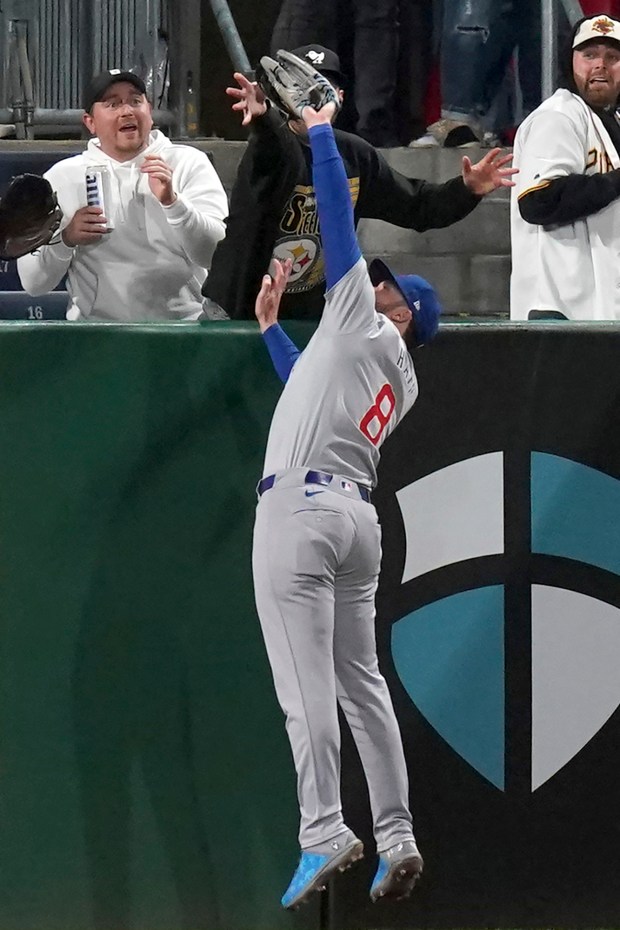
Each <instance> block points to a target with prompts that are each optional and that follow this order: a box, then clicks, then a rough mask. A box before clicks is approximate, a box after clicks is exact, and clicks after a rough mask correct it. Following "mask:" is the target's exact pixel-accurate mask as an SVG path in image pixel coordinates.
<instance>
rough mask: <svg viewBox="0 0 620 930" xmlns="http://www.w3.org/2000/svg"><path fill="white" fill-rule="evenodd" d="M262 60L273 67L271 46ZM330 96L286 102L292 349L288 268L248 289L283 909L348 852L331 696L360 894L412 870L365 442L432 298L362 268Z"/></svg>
mask: <svg viewBox="0 0 620 930" xmlns="http://www.w3.org/2000/svg"><path fill="white" fill-rule="evenodd" d="M278 59H279V63H280V65H282V66H284V67H286V66H287V63H288V59H287V57H286V53H283V57H282V59H281V58H280V53H279V54H278ZM274 66H275V63H274ZM316 77H317V78H318V77H320V76H319V75H316ZM326 83H327V82H326ZM326 93H328V92H327V91H326ZM310 99H312V98H310ZM328 99H330V98H329V97H328ZM331 99H333V98H331ZM336 106H337V103H336V102H328V103H326V104H325V105H323V106H321V107H320V109H318V110H316V109H313V108H312V107H311V106H307V105H306V106H304V105H303V104H302V105H300V107H299V110H300V115H301V117H302V118H303V120H304V122H305V124H306V126H307V127H308V133H309V141H310V146H311V149H312V159H313V179H314V186H315V190H316V196H317V201H318V213H319V219H320V224H321V235H322V237H323V243H324V249H325V260H326V262H325V263H326V276H327V286H328V291H327V295H326V301H325V310H324V312H323V316H322V319H321V322H320V324H319V326H318V328H317V330H316V332H315V334H314V336H313V337H312V339H311V341H310V343H309V344H308V346H307V348H306V349H305V350H304V352H303V353H301V354H299V353H298V352H297V350H296V349H295V347H294V345H293V344H292V343H291V342H290V341H289V340H288V339H287V337H286V336H285V334H284V333H283V331H282V330H281V329H280V327H279V326H278V325H277V313H278V306H279V299H280V296H281V293H282V291H283V290H284V287H285V285H286V277H287V274H288V273H289V271H290V268H289V266H288V265H285V266H282V265H280V266H279V267H278V269H277V272H276V274H275V276H274V278H273V280H272V279H271V278H270V277H269V276H265V278H264V279H263V285H262V289H261V291H260V294H259V296H258V298H257V301H256V315H257V317H258V319H259V323H260V326H261V329H262V330H263V332H264V336H265V340H266V342H267V344H268V347H269V350H270V352H271V355H272V358H273V359H274V363H275V365H276V368H277V370H278V373H279V374H280V376H281V378H282V379H283V380H285V381H286V384H285V387H284V390H283V392H282V396H281V397H280V400H279V402H278V405H277V407H276V410H275V413H274V416H273V420H272V423H271V428H270V431H269V439H268V443H267V451H266V456H265V465H264V471H263V475H264V477H263V478H262V480H261V481H260V482H259V485H258V494H259V502H258V506H257V513H256V524H255V530H254V551H253V571H254V584H255V596H256V605H257V610H258V614H259V617H260V622H261V627H262V631H263V636H264V639H265V644H266V647H267V653H268V656H269V661H270V664H271V669H272V673H273V677H274V683H275V688H276V692H277V695H278V699H279V701H280V705H281V706H282V709H283V710H284V713H285V714H286V728H287V732H288V736H289V740H290V743H291V748H292V751H293V757H294V761H295V766H296V770H297V778H298V799H299V806H300V815H301V820H300V829H299V842H300V846H301V858H300V862H299V865H298V867H297V870H296V871H295V874H294V875H293V878H292V880H291V883H290V885H289V887H288V889H287V890H286V892H285V894H284V896H283V898H282V904H283V906H284V907H286V908H295V907H297V906H298V905H299V904H301V903H303V902H304V901H305V900H306V899H307V898H308V897H309V896H310V895H311V894H312V893H313V892H314V891H317V890H322V889H323V888H324V887H325V885H326V882H327V881H328V880H329V879H330V878H331V877H332V876H333V875H334V874H335V873H336V872H337V871H339V870H340V871H342V870H344V869H345V868H347V867H348V866H349V865H351V864H352V863H353V862H354V861H355V860H357V859H360V858H361V857H362V854H363V846H362V843H361V842H360V840H359V839H358V838H357V837H356V836H355V834H354V833H353V832H352V831H351V830H350V829H349V828H348V827H347V825H346V823H345V822H344V819H343V815H342V806H341V799H340V731H339V724H338V714H337V705H338V704H339V705H340V707H341V708H342V710H343V712H344V714H345V716H346V719H347V722H348V724H349V726H350V728H351V732H352V734H353V736H354V738H355V742H356V744H357V748H358V751H359V754H360V758H361V760H362V765H363V768H364V772H365V775H366V780H367V783H368V790H369V794H370V804H371V809H372V817H373V825H374V835H375V839H376V843H377V850H378V854H379V862H378V869H377V872H376V875H375V878H374V881H373V883H372V887H371V889H370V896H371V898H372V900H373V901H376V900H378V899H379V898H396V899H398V898H404V897H407V896H408V895H409V894H410V893H411V891H412V889H413V886H414V884H415V882H416V880H417V879H418V877H419V875H420V873H421V872H422V867H423V862H422V857H421V855H420V853H419V851H418V848H417V846H416V841H415V839H414V835H413V830H412V817H411V813H410V811H409V806H408V793H409V789H408V779H407V771H406V766H405V758H404V753H403V748H402V742H401V737H400V732H399V729H398V724H397V721H396V717H395V714H394V710H393V706H392V702H391V698H390V695H389V692H388V689H387V685H386V682H385V680H384V678H383V676H382V675H381V673H380V672H379V667H378V662H377V652H376V645H375V629H374V624H375V607H374V598H375V591H376V588H377V580H378V575H379V565H380V559H381V531H380V527H379V524H378V520H377V513H376V511H375V508H374V506H373V505H372V503H371V501H370V494H371V490H372V488H373V486H374V484H375V481H376V469H377V463H378V461H379V448H380V446H381V444H382V443H383V442H384V440H385V439H386V438H387V437H388V436H389V435H390V433H391V432H392V431H393V430H394V429H395V427H396V426H397V424H398V423H399V421H400V420H401V419H402V417H403V416H404V415H405V414H406V413H407V411H408V410H410V409H411V407H412V406H413V403H414V402H415V400H416V397H417V395H418V382H417V378H416V374H415V370H414V366H413V361H412V359H411V355H410V349H411V348H412V347H413V346H417V345H421V344H422V343H427V342H430V340H431V339H432V338H433V337H434V336H435V333H436V331H437V326H438V317H439V313H440V307H439V304H438V302H437V299H436V297H435V294H434V292H433V289H432V288H431V286H430V285H429V284H428V283H427V282H426V281H424V280H423V279H422V278H419V277H417V276H415V275H405V276H394V275H392V273H391V272H390V271H389V269H388V268H387V267H386V266H385V265H384V264H383V263H382V262H380V261H375V262H373V263H372V265H371V267H370V272H369V270H368V268H367V265H366V262H365V261H364V259H363V257H362V254H361V252H360V248H359V245H358V243H357V239H356V236H355V228H354V220H353V208H352V203H351V196H350V193H349V188H348V184H347V179H346V175H345V171H344V168H343V164H342V160H341V157H340V155H339V153H338V149H337V148H336V144H335V141H334V135H333V131H332V127H331V118H332V117H333V114H334V108H335V107H336Z"/></svg>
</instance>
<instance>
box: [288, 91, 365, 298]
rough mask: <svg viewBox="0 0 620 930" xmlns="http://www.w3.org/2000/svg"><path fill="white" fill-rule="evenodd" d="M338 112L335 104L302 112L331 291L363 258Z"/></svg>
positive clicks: (328, 283) (308, 108)
mask: <svg viewBox="0 0 620 930" xmlns="http://www.w3.org/2000/svg"><path fill="white" fill-rule="evenodd" d="M334 110H335V104H334V103H327V104H325V106H323V107H321V109H320V110H318V111H317V110H313V109H312V107H304V109H303V111H302V117H303V120H304V123H305V124H306V126H307V127H308V136H309V139H310V146H311V148H312V177H313V180H314V190H315V194H316V200H317V210H318V214H319V223H320V229H321V240H322V243H323V252H324V255H325V278H326V281H327V289H328V290H329V289H330V288H332V287H333V286H334V285H335V284H337V283H338V281H339V280H340V279H341V278H343V277H344V275H345V274H346V273H347V272H348V271H349V270H350V269H351V268H352V267H353V266H354V265H355V264H356V262H357V261H359V259H360V258H361V255H362V253H361V251H360V247H359V244H358V241H357V236H356V234H355V219H354V215H353V202H352V200H351V192H350V190H349V182H348V180H347V175H346V172H345V170H344V164H343V162H342V157H341V155H340V152H339V151H338V149H337V147H336V140H335V138H334V131H333V129H332V125H331V122H332V119H333V116H334Z"/></svg>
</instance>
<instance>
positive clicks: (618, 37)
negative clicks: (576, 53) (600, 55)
mask: <svg viewBox="0 0 620 930" xmlns="http://www.w3.org/2000/svg"><path fill="white" fill-rule="evenodd" d="M601 39H613V40H614V41H615V42H617V43H618V44H619V45H620V21H618V20H617V19H613V18H612V17H611V16H607V14H606V13H599V15H598V16H590V17H589V19H584V21H583V22H582V24H581V26H580V27H579V29H578V30H577V32H576V33H575V38H574V39H573V48H578V46H580V45H583V44H584V42H592V41H593V40H594V41H599V42H600V41H601Z"/></svg>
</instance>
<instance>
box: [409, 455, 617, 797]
mask: <svg viewBox="0 0 620 930" xmlns="http://www.w3.org/2000/svg"><path fill="white" fill-rule="evenodd" d="M529 479H530V513H529V514H528V515H526V518H527V519H529V525H530V529H531V532H530V534H529V535H530V539H529V552H526V553H524V554H522V556H521V560H520V562H519V571H523V565H528V566H530V570H529V573H528V579H527V580H528V584H527V586H526V587H525V588H524V592H526V593H524V595H523V597H524V598H527V597H529V605H528V607H529V610H528V611H527V616H529V619H530V625H529V629H528V630H527V631H525V630H524V631H523V640H524V642H525V643H527V644H530V646H531V656H530V662H529V665H530V668H531V679H530V682H529V683H528V688H527V689H526V690H525V692H524V698H523V700H524V702H525V701H527V702H528V706H527V708H525V707H524V711H527V713H528V714H530V715H531V760H530V761H531V790H532V791H536V790H537V789H538V788H539V787H540V786H541V785H543V784H545V783H546V782H548V781H549V779H550V778H552V777H553V776H554V775H555V774H557V773H558V772H559V771H560V770H561V769H562V768H564V767H565V766H566V765H567V764H568V763H569V762H570V761H571V760H572V759H573V758H574V757H575V756H576V755H577V753H579V752H580V751H581V750H582V749H583V748H584V747H585V746H586V745H587V744H588V742H589V741H590V740H591V739H592V738H593V737H594V736H595V735H596V733H597V732H598V731H599V730H600V729H601V727H603V726H604V725H605V723H606V722H607V721H608V720H609V718H610V717H611V715H612V714H613V713H614V711H615V710H616V709H617V708H618V706H619V705H620V674H618V668H619V667H620V609H619V608H618V607H617V606H615V605H616V604H618V603H620V482H619V481H618V480H617V479H616V478H613V477H611V476H609V475H607V474H604V473H602V472H600V471H597V470H596V469H593V468H591V467H589V466H586V465H583V464H580V463H578V462H575V461H572V460H570V459H567V458H563V457H561V456H557V455H551V454H548V453H543V452H533V453H532V454H531V458H530V475H529ZM507 493H509V489H508V488H507V487H506V485H505V480H504V454H503V453H502V452H492V453H487V454H485V455H480V456H476V457H473V458H469V459H466V460H464V461H460V462H457V463H454V464H452V465H449V466H447V467H445V468H442V469H440V470H438V471H435V472H433V473H432V474H430V475H427V476H425V477H423V478H420V479H418V480H416V481H414V482H412V483H411V484H409V485H407V486H406V487H404V488H402V489H401V490H399V491H398V492H397V494H396V497H397V501H398V506H399V509H400V513H401V516H402V520H403V526H404V532H405V546H406V548H405V558H404V567H403V573H402V579H401V584H402V585H410V583H413V585H415V581H416V579H421V578H422V577H423V576H427V575H428V574H429V573H437V574H436V579H437V585H436V586H434V587H436V590H438V591H441V590H442V582H441V572H442V570H445V569H447V568H452V567H454V566H455V565H458V564H461V565H462V566H463V574H462V577H461V581H460V584H459V587H460V588H461V590H459V591H456V592H455V593H449V592H446V595H445V596H441V597H438V598H437V599H435V600H433V601H432V602H430V603H426V604H424V605H423V606H420V607H416V608H415V609H413V610H411V611H410V612H409V613H406V614H404V615H403V616H401V617H400V618H399V619H397V620H396V622H395V623H394V624H393V627H392V638H391V649H392V658H393V661H394V667H395V670H396V673H397V675H398V677H399V679H400V681H401V683H402V685H403V687H404V689H405V691H406V692H407V694H408V696H409V698H410V699H411V700H412V701H413V703H414V704H415V705H416V707H417V708H418V710H419V711H420V712H421V713H422V714H423V715H424V717H425V718H426V719H427V720H428V722H429V723H430V724H431V725H432V726H433V728H434V729H435V730H436V731H437V732H438V733H439V734H440V736H441V737H442V738H443V739H444V740H445V741H446V742H447V743H448V744H449V745H450V747H451V748H452V749H453V750H454V751H455V752H457V753H458V754H459V755H460V756H461V757H462V758H463V759H465V760H466V761H467V762H468V763H469V765H471V766H472V767H473V768H474V769H475V770H476V771H477V772H478V773H479V774H480V775H482V776H483V777H484V778H485V779H487V781H489V782H490V783H491V784H492V785H494V786H495V787H496V788H498V789H500V790H502V791H503V790H505V786H506V771H505V759H506V687H505V682H506V675H507V673H508V672H509V669H508V668H507V665H506V662H507V653H506V647H505V646H506V626H507V624H509V623H510V622H511V617H510V615H509V612H508V611H509V601H508V600H507V598H506V586H507V585H508V584H509V583H510V580H511V573H514V571H515V570H516V569H515V566H514V564H513V563H512V562H510V560H509V559H506V569H505V579H504V583H502V584H489V585H479V584H477V585H476V584H474V586H472V585H471V584H468V576H471V577H472V578H473V579H474V583H475V576H476V571H475V566H476V564H477V562H478V560H482V559H485V558H486V557H489V556H495V557H504V556H505V553H506V551H507V549H508V548H509V547H508V546H507V540H509V539H510V533H511V527H510V525H509V524H508V523H507V522H506V513H507V512H508V509H507V508H506V506H505V504H506V501H505V495H506V494H507ZM510 548H511V551H512V550H513V549H514V546H511V547H510ZM577 576H578V580H577ZM413 585H412V590H413ZM588 586H590V587H591V590H590V591H587V590H584V588H586V587H588Z"/></svg>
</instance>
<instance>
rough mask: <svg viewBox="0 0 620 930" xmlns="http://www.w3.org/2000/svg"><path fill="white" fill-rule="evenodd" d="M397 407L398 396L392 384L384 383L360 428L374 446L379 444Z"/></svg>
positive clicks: (361, 421)
mask: <svg viewBox="0 0 620 930" xmlns="http://www.w3.org/2000/svg"><path fill="white" fill-rule="evenodd" d="M395 407H396V398H395V397H394V391H393V390H392V385H391V384H388V383H386V384H384V385H383V387H382V388H381V390H380V391H379V393H378V394H377V396H376V397H375V402H374V404H373V405H372V407H370V408H369V409H368V410H367V411H366V413H365V414H364V416H363V417H362V419H361V420H360V429H361V431H362V433H363V434H364V436H365V437H366V439H369V440H370V441H371V443H372V444H373V446H377V445H379V441H380V440H381V436H382V435H383V430H384V429H385V427H386V426H387V425H388V423H389V421H390V417H391V416H392V414H393V413H394V408H395Z"/></svg>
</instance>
